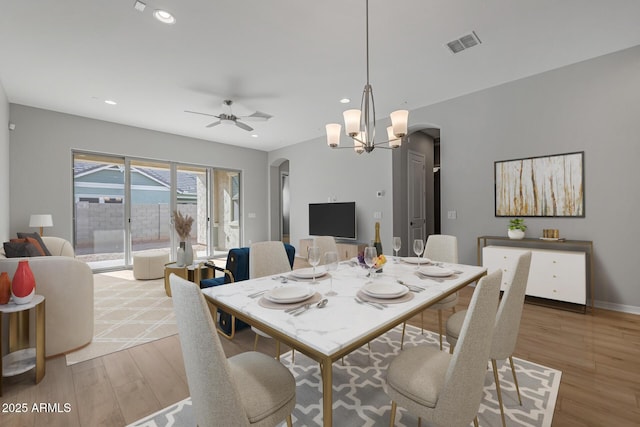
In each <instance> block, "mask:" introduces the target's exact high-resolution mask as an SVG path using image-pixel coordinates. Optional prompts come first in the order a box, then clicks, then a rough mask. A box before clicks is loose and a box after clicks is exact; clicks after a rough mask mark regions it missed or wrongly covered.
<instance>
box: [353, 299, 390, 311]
mask: <svg viewBox="0 0 640 427" xmlns="http://www.w3.org/2000/svg"><path fill="white" fill-rule="evenodd" d="M354 299H355V301H356V302H357V303H358V304H365V305H370V306H371V307H375V308H377V309H378V310H384V309H385V308H386V307H387V305H386V304H381V303H379V302H372V301H365V300H363V299H360V298H358V297H355V298H354Z"/></svg>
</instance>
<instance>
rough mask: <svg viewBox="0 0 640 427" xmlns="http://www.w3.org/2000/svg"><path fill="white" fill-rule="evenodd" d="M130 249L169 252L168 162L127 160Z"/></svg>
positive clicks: (170, 230) (169, 184)
mask: <svg viewBox="0 0 640 427" xmlns="http://www.w3.org/2000/svg"><path fill="white" fill-rule="evenodd" d="M128 170H129V186H128V187H129V189H130V197H129V200H131V203H130V208H131V213H130V218H131V221H130V222H129V231H130V234H131V253H132V254H133V253H135V252H138V251H144V250H148V249H162V250H165V251H167V252H171V232H172V229H171V165H170V164H169V163H162V162H153V161H145V160H131V161H129V169H128Z"/></svg>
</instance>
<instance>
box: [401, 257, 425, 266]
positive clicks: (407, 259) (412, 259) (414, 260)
mask: <svg viewBox="0 0 640 427" xmlns="http://www.w3.org/2000/svg"><path fill="white" fill-rule="evenodd" d="M400 259H401V260H402V262H406V263H407V264H418V262H419V263H420V264H429V263H430V262H431V260H430V259H429V258H422V257H417V256H408V257H404V258H400Z"/></svg>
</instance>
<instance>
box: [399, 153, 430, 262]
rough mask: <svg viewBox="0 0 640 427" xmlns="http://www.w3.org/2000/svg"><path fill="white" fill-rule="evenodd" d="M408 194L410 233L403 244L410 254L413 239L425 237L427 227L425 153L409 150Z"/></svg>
mask: <svg viewBox="0 0 640 427" xmlns="http://www.w3.org/2000/svg"><path fill="white" fill-rule="evenodd" d="M407 155H408V159H407V180H408V182H407V195H408V197H407V198H408V203H409V206H408V209H407V212H408V214H409V235H408V236H407V237H408V239H407V243H406V244H403V246H405V247H406V248H407V249H408V254H409V255H411V254H412V253H413V241H414V240H415V239H422V240H424V239H425V227H426V215H425V212H426V192H425V185H426V175H425V174H426V170H425V156H424V154H421V153H418V152H415V151H411V150H409V151H408V152H407Z"/></svg>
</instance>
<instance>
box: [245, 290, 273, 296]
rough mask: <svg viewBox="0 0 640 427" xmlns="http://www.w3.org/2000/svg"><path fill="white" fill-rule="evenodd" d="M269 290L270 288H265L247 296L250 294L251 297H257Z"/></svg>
mask: <svg viewBox="0 0 640 427" xmlns="http://www.w3.org/2000/svg"><path fill="white" fill-rule="evenodd" d="M268 290H269V289H265V290H262V291H258V292H254V293H252V294H249V295H247V296H248V297H249V298H257V297H259V296H260V295H262V294H264V293H266V292H267V291H268Z"/></svg>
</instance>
